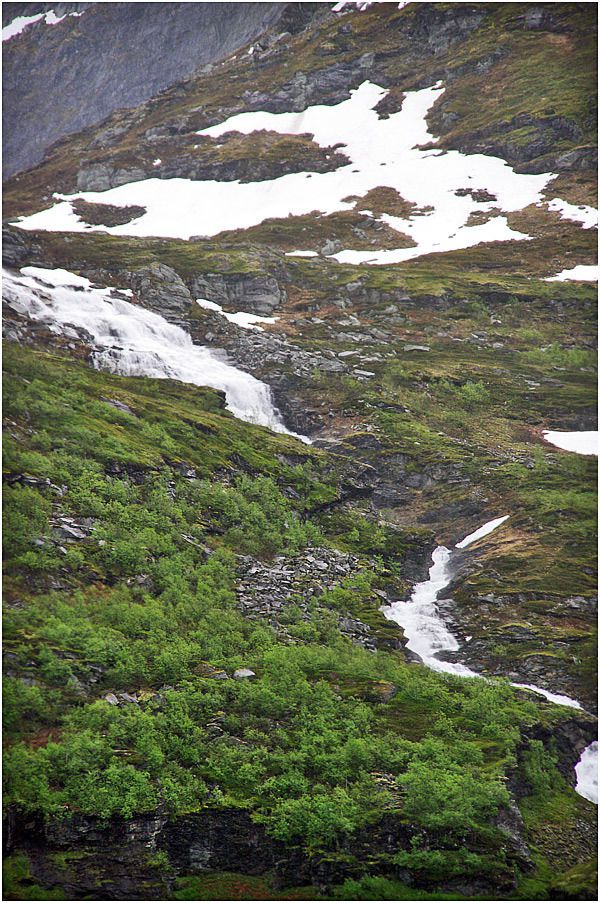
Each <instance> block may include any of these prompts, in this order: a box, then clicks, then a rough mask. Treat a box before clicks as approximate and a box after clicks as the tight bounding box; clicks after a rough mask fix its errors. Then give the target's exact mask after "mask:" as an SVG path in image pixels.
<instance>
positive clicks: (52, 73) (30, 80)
mask: <svg viewBox="0 0 600 903" xmlns="http://www.w3.org/2000/svg"><path fill="white" fill-rule="evenodd" d="M294 5H295V4H286V3H93V4H89V5H88V4H69V8H70V10H71V11H72V10H77V9H78V8H79V7H80V6H81V7H84V6H87V7H88V8H86V9H84V11H83V15H82V16H80V17H73V16H67V18H65V19H63V21H62V22H59V23H58V24H57V25H54V26H47V25H45V24H44V23H36V24H35V25H32V26H30V27H29V28H28V29H26V30H25V31H24V32H23V33H22V34H21V35H18V36H16V37H14V38H12V39H11V40H10V41H8V42H6V43H5V44H4V48H3V50H4V54H3V55H4V117H3V124H4V177H5V178H7V177H9V176H11V175H13V174H14V173H16V172H19V171H20V170H24V169H28V168H30V167H32V166H34V165H35V164H36V163H39V161H40V160H41V159H42V157H43V156H44V153H45V151H46V150H47V148H48V147H49V146H50V145H51V144H53V143H54V142H55V141H57V140H58V139H59V138H61V137H63V136H64V135H69V134H72V133H73V132H77V131H80V130H81V129H83V128H86V127H87V126H89V125H92V124H93V123H97V122H100V121H101V120H102V119H104V118H105V117H106V116H108V115H109V114H110V113H112V112H113V110H116V109H119V108H122V107H130V106H131V107H132V106H135V105H137V104H139V103H140V102H142V101H144V100H147V99H148V98H150V97H153V96H154V95H155V94H157V93H158V92H159V91H161V90H162V89H164V88H166V87H168V86H170V85H173V84H175V83H176V82H178V81H180V80H181V79H183V78H185V77H186V76H189V75H191V74H192V72H194V71H195V70H196V69H199V68H201V67H202V66H204V65H206V64H210V63H214V62H215V61H217V60H221V59H223V58H224V57H226V56H228V55H229V54H230V53H233V52H234V51H235V50H236V49H237V48H238V47H240V46H242V45H243V44H245V43H246V42H247V41H250V40H252V38H254V37H256V36H257V35H259V34H260V33H261V32H262V31H264V29H265V28H267V27H269V26H270V25H273V24H274V23H275V22H276V21H277V20H278V19H280V18H281V16H282V15H283V13H284V12H285V11H286V8H287V7H288V6H294ZM51 8H54V9H55V8H56V4H54V3H43V4H34V3H32V4H29V3H27V4H19V3H10V4H8V3H7V4H4V9H3V22H4V23H6V22H9V21H12V19H14V18H16V17H17V16H19V15H23V14H26V15H32V13H35V12H38V11H44V10H48V9H51ZM173 47H177V53H173ZM49 99H51V101H52V102H51V103H49V102H48V101H49ZM127 181H131V180H130V179H127Z"/></svg>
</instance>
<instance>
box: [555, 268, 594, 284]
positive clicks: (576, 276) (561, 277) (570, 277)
mask: <svg viewBox="0 0 600 903" xmlns="http://www.w3.org/2000/svg"><path fill="white" fill-rule="evenodd" d="M567 281H581V282H597V281H598V267H597V266H585V265H584V264H581V263H580V264H579V265H578V266H576V267H572V268H571V269H570V270H561V271H560V273H558V275H556V276H549V277H548V279H546V280H545V282H567Z"/></svg>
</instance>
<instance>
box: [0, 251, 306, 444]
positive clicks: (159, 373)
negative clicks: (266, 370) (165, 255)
mask: <svg viewBox="0 0 600 903" xmlns="http://www.w3.org/2000/svg"><path fill="white" fill-rule="evenodd" d="M3 282H4V289H3V291H4V296H5V299H6V301H7V303H8V305H9V306H10V307H12V308H13V310H16V311H17V312H18V313H21V314H24V315H26V316H27V317H29V318H30V319H32V320H37V321H40V322H42V323H44V324H46V325H47V326H48V328H49V329H51V330H52V331H53V332H57V333H63V334H66V335H71V334H73V332H72V328H73V327H75V329H79V330H84V331H85V332H86V333H87V334H88V335H89V336H90V337H91V341H92V342H93V344H94V346H95V348H94V351H93V354H92V359H93V363H94V365H95V366H96V367H98V368H99V369H100V368H101V369H106V370H110V371H111V372H112V373H118V374H120V375H121V376H150V377H154V378H156V379H177V380H180V381H181V382H186V383H192V384H193V385H196V386H209V387H211V388H213V389H220V390H222V391H223V392H225V397H226V401H227V408H228V410H230V411H231V413H232V414H234V415H235V416H236V417H239V418H240V420H245V421H247V422H249V423H255V424H260V425H261V426H266V427H269V429H271V430H273V431H274V432H277V433H288V434H289V435H291V436H296V437H297V438H299V439H302V440H303V441H305V442H308V441H309V440H307V439H306V437H304V436H298V435H297V434H296V433H292V432H290V430H287V429H286V427H285V425H284V423H283V420H282V418H281V414H280V413H279V411H278V410H277V408H276V407H275V405H274V404H273V399H272V396H271V390H270V388H269V386H267V385H266V384H265V383H263V382H261V381H260V380H258V379H255V378H254V377H253V376H251V375H250V374H249V373H244V371H242V370H238V369H237V367H234V366H232V365H231V364H228V363H226V361H225V360H223V359H222V358H221V357H219V355H218V353H216V352H214V351H212V350H211V349H209V348H206V347H203V346H201V345H194V343H193V342H192V340H191V338H190V336H189V335H188V333H187V332H185V330H183V329H181V327H179V326H175V325H173V324H172V323H168V322H167V321H166V320H165V319H164V317H161V316H160V314H157V313H154V312H153V311H150V310H146V309H145V308H143V307H140V306H138V305H136V304H132V303H131V302H130V301H127V300H125V299H124V298H123V297H118V295H117V290H115V289H112V288H101V289H99V288H93V287H92V285H91V283H90V281H89V280H88V279H85V278H83V277H81V276H77V275H76V274H74V273H69V272H67V271H66V270H60V269H57V270H45V269H41V268H39V267H24V268H23V270H22V271H21V275H20V276H15V275H14V274H11V273H8V272H6V271H3ZM120 294H121V295H124V294H125V295H129V296H130V295H131V292H129V291H126V292H120ZM69 330H71V331H69Z"/></svg>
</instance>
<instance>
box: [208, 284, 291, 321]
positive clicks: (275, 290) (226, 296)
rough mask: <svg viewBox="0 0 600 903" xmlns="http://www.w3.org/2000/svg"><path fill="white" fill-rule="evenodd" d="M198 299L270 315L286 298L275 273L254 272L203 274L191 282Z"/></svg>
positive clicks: (262, 315) (261, 314)
mask: <svg viewBox="0 0 600 903" xmlns="http://www.w3.org/2000/svg"><path fill="white" fill-rule="evenodd" d="M190 287H191V290H192V292H193V294H194V297H195V298H206V300H208V301H214V302H215V303H216V304H220V305H221V306H222V307H225V308H228V307H232V308H233V309H234V310H243V311H245V312H246V313H250V314H258V315H259V316H261V317H268V316H270V315H271V314H272V313H273V311H274V310H275V309H276V308H278V307H279V305H280V304H282V303H284V302H285V300H286V293H285V290H284V289H283V288H281V286H280V285H279V283H278V282H277V280H276V279H275V277H274V276H268V275H254V274H251V273H202V274H200V275H198V276H194V277H193V278H192V279H191V282H190Z"/></svg>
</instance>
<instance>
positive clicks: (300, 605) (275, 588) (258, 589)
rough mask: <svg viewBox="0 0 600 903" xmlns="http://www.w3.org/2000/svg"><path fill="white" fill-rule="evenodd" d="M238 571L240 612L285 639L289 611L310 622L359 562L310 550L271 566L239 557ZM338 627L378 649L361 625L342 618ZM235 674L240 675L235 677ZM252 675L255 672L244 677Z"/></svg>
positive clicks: (280, 558) (334, 552)
mask: <svg viewBox="0 0 600 903" xmlns="http://www.w3.org/2000/svg"><path fill="white" fill-rule="evenodd" d="M238 570H239V573H240V582H239V584H238V590H237V592H238V606H239V608H240V610H241V611H242V612H243V613H244V614H245V615H246V617H248V618H266V619H267V620H268V621H269V623H270V624H271V626H272V627H273V628H274V629H275V630H277V632H278V634H279V635H280V636H281V637H283V638H285V637H287V636H288V633H287V630H286V627H285V623H286V609H288V608H290V607H291V606H296V607H297V609H298V611H299V612H300V615H299V616H300V618H301V620H305V621H308V620H310V617H311V610H312V607H313V606H314V604H315V602H316V600H318V598H319V596H321V595H322V594H323V593H324V592H326V591H327V590H330V589H332V588H333V587H334V586H339V585H340V583H342V582H343V581H344V580H345V579H346V578H347V577H349V576H351V575H352V574H353V573H355V572H356V571H357V570H358V559H357V558H356V557H355V556H354V555H346V554H344V553H343V552H338V551H337V550H335V549H326V548H322V549H310V550H308V551H307V552H305V553H304V554H302V555H299V556H297V557H296V558H285V557H284V556H283V555H279V556H277V557H276V558H275V560H274V561H273V563H272V564H271V565H267V564H263V563H261V562H259V561H256V560H255V559H254V558H250V557H248V556H246V557H242V556H240V558H239V564H238ZM317 604H318V603H317ZM338 626H339V628H340V630H341V632H342V633H344V634H345V635H346V636H348V637H350V639H351V640H352V641H353V642H354V643H357V644H358V645H360V646H364V647H365V648H367V649H375V648H376V641H375V639H374V638H373V637H372V636H370V628H369V627H368V626H367V625H366V624H363V622H362V621H359V620H358V619H356V618H352V617H349V616H348V615H345V616H341V617H340V619H339V621H338ZM236 674H238V672H237V671H236V673H235V674H234V675H233V676H234V677H235V676H236ZM251 675H252V676H253V673H252V672H250V674H249V675H246V674H244V675H243V676H251ZM239 676H240V677H241V676H242V675H241V673H240V674H239Z"/></svg>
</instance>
